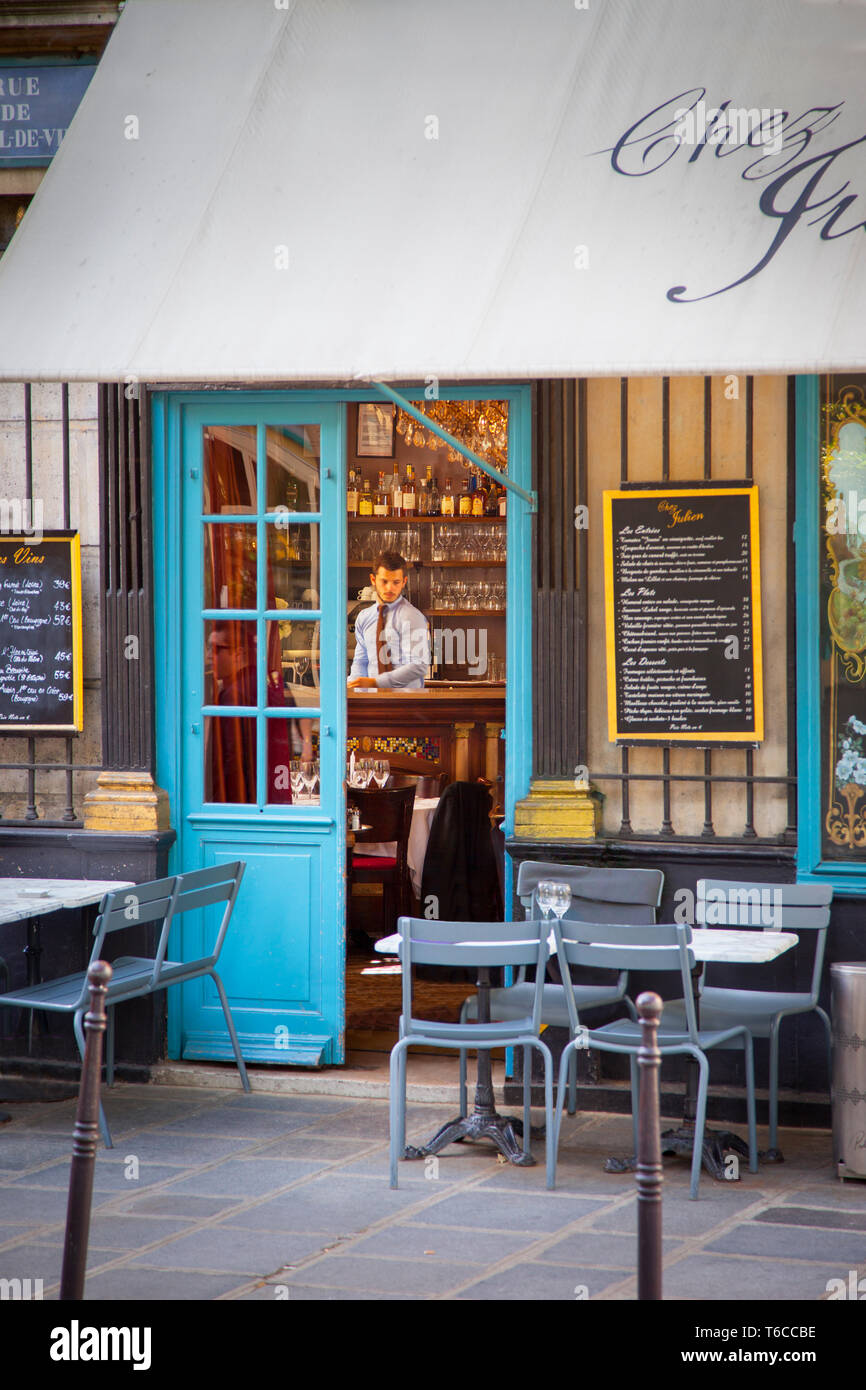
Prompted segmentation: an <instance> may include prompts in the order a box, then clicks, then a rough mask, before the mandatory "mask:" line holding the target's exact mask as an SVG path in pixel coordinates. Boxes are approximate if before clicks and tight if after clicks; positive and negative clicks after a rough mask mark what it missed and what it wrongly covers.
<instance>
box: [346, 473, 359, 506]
mask: <svg viewBox="0 0 866 1390" xmlns="http://www.w3.org/2000/svg"><path fill="white" fill-rule="evenodd" d="M346 511H347V512H348V513H349V516H357V515H358V479H357V477H356V476H355V470H354V468H350V469H349V487H348V490H347V492H346Z"/></svg>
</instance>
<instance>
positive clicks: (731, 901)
mask: <svg viewBox="0 0 866 1390" xmlns="http://www.w3.org/2000/svg"><path fill="white" fill-rule="evenodd" d="M832 897H833V890H832V888H831V887H829V886H827V885H825V884H823V883H746V882H740V881H739V880H734V879H731V880H726V879H707V878H703V879H699V880H698V884H697V894H696V903H695V917H696V919H697V921H698V923H699V925H701V926H708V927H761V928H763V929H765V930H773V931H793V932H797V931H807V930H809V929H813V930H816V929H819V928H821V927H826V926H827V925H828V923H829V921H830V903H831V901H832Z"/></svg>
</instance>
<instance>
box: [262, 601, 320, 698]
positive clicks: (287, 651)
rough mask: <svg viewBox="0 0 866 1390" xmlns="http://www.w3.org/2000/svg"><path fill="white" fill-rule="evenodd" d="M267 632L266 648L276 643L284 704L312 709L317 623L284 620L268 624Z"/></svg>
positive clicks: (315, 691) (316, 670) (316, 681)
mask: <svg viewBox="0 0 866 1390" xmlns="http://www.w3.org/2000/svg"><path fill="white" fill-rule="evenodd" d="M280 606H281V605H280V604H279V603H278V604H277V607H280ZM267 630H268V646H269V649H270V645H271V643H273V642H277V643H278V644H279V652H280V668H281V671H282V686H283V699H284V701H285V703H286V704H287V705H299V706H300V707H301V708H303V707H304V706H307V707H308V708H315V707H316V706H318V703H319V624H318V622H307V621H306V620H305V619H301V620H298V619H297V618H287V619H286V621H285V622H281V623H277V622H269V623H268V624H267Z"/></svg>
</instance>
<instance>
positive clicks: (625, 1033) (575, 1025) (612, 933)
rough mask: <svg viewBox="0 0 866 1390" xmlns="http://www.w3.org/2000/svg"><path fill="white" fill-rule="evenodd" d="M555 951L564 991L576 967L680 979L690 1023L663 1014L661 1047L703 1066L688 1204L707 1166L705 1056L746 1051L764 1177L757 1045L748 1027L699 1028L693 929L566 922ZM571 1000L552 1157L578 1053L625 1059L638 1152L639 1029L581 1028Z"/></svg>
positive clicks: (753, 1164) (751, 1116) (753, 1163)
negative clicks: (729, 1049)
mask: <svg viewBox="0 0 866 1390" xmlns="http://www.w3.org/2000/svg"><path fill="white" fill-rule="evenodd" d="M554 934H555V937H556V946H557V959H558V960H559V965H560V969H561V971H562V976H563V981H564V982H565V984H566V986H567V985H568V983H569V982H570V979H571V967H572V966H574V965H577V966H599V965H611V964H612V965H614V966H615V967H616V968H618V969H621V970H652V971H659V970H670V971H678V972H679V974H680V978H681V980H682V986H683V1003H684V1018H683V1020H682V1022H680V1021H679V1020H672V1019H670V1018H669V1017H668V1012H667V1005H665V1008H664V1012H663V1013H662V1021H661V1026H660V1028H659V1032H658V1044H659V1048H660V1050H661V1054H662V1059H664V1058H665V1057H667V1056H675V1055H677V1054H686V1055H688V1056H691V1057H694V1058H695V1060H696V1061H697V1063H698V1069H699V1080H698V1095H697V1108H696V1113H695V1140H694V1148H693V1152H692V1172H691V1187H690V1189H689V1196H690V1197H692V1198H696V1197H697V1195H698V1183H699V1181H700V1176H701V1161H702V1150H703V1139H704V1124H705V1121H706V1113H707V1091H708V1088H709V1074H710V1068H709V1062H708V1060H707V1056H706V1054H707V1052H709V1051H710V1050H711V1049H712V1048H714V1047H723V1046H725V1045H727V1046H741V1047H742V1048H743V1051H744V1053H745V1061H746V1109H747V1114H748V1126H749V1171H750V1172H751V1173H756V1172H757V1171H758V1145H757V1134H756V1127H755V1068H754V1059H753V1055H752V1037H751V1034H750V1032H749V1030H748V1028H747V1027H746V1026H745V1024H743V1023H737V1024H734V1025H731V1026H730V1027H725V1028H706V1027H704V1026H701V1027H698V1022H697V1017H696V1010H695V1004H694V999H693V997H692V990H691V972H692V970H693V969H694V966H695V953H694V950H693V949H692V946H691V940H692V929H691V927H690V926H687V925H685V924H680V923H662V924H659V925H658V926H653V927H639V926H638V927H636V926H633V925H631V924H622V925H614V926H611V925H607V924H599V923H598V922H563V924H562V928H561V929H560V928H559V927H558V926H557V927H555V928H554ZM566 999H567V1000H568V1003H569V1012H570V1014H571V1019H570V1024H571V1032H572V1037H571V1039H570V1040H569V1042H568V1043H567V1044H566V1047H565V1050H564V1051H563V1054H562V1057H561V1059H560V1063H559V1083H558V1087H557V1104H556V1139H555V1143H554V1149H555V1150H558V1148H559V1134H560V1128H561V1125H562V1098H563V1092H564V1089H565V1086H566V1078H567V1073H568V1068H569V1066H570V1062H571V1058H572V1057H573V1056H574V1054H575V1052H576V1051H577V1050H578V1049H579V1048H585V1047H595V1048H598V1049H599V1050H600V1051H602V1052H620V1053H627V1054H628V1058H629V1067H630V1073H631V1096H632V1125H633V1128H634V1144H635V1151H637V1115H638V1065H637V1054H638V1050H639V1048H640V1046H641V1041H642V1037H641V1026H640V1024H639V1023H635V1022H633V1021H632V1020H631V1019H620V1020H617V1021H616V1022H614V1023H606V1024H605V1025H604V1026H603V1027H601V1028H592V1029H586V1028H582V1027H581V1024H580V1018H579V1015H578V1011H577V1009H576V1008H575V1006H574V991H571V990H569V991H568V993H567V995H566Z"/></svg>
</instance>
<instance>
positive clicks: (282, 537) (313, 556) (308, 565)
mask: <svg viewBox="0 0 866 1390" xmlns="http://www.w3.org/2000/svg"><path fill="white" fill-rule="evenodd" d="M268 583H269V587H271V588H272V593H270V594H269V596H268V606H269V607H273V608H283V607H285V608H318V606H319V527H318V525H317V524H316V523H315V522H312V523H309V524H308V523H305V522H294V523H285V522H283V523H282V524H281V523H279V522H272V523H271V522H269V523H268Z"/></svg>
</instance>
